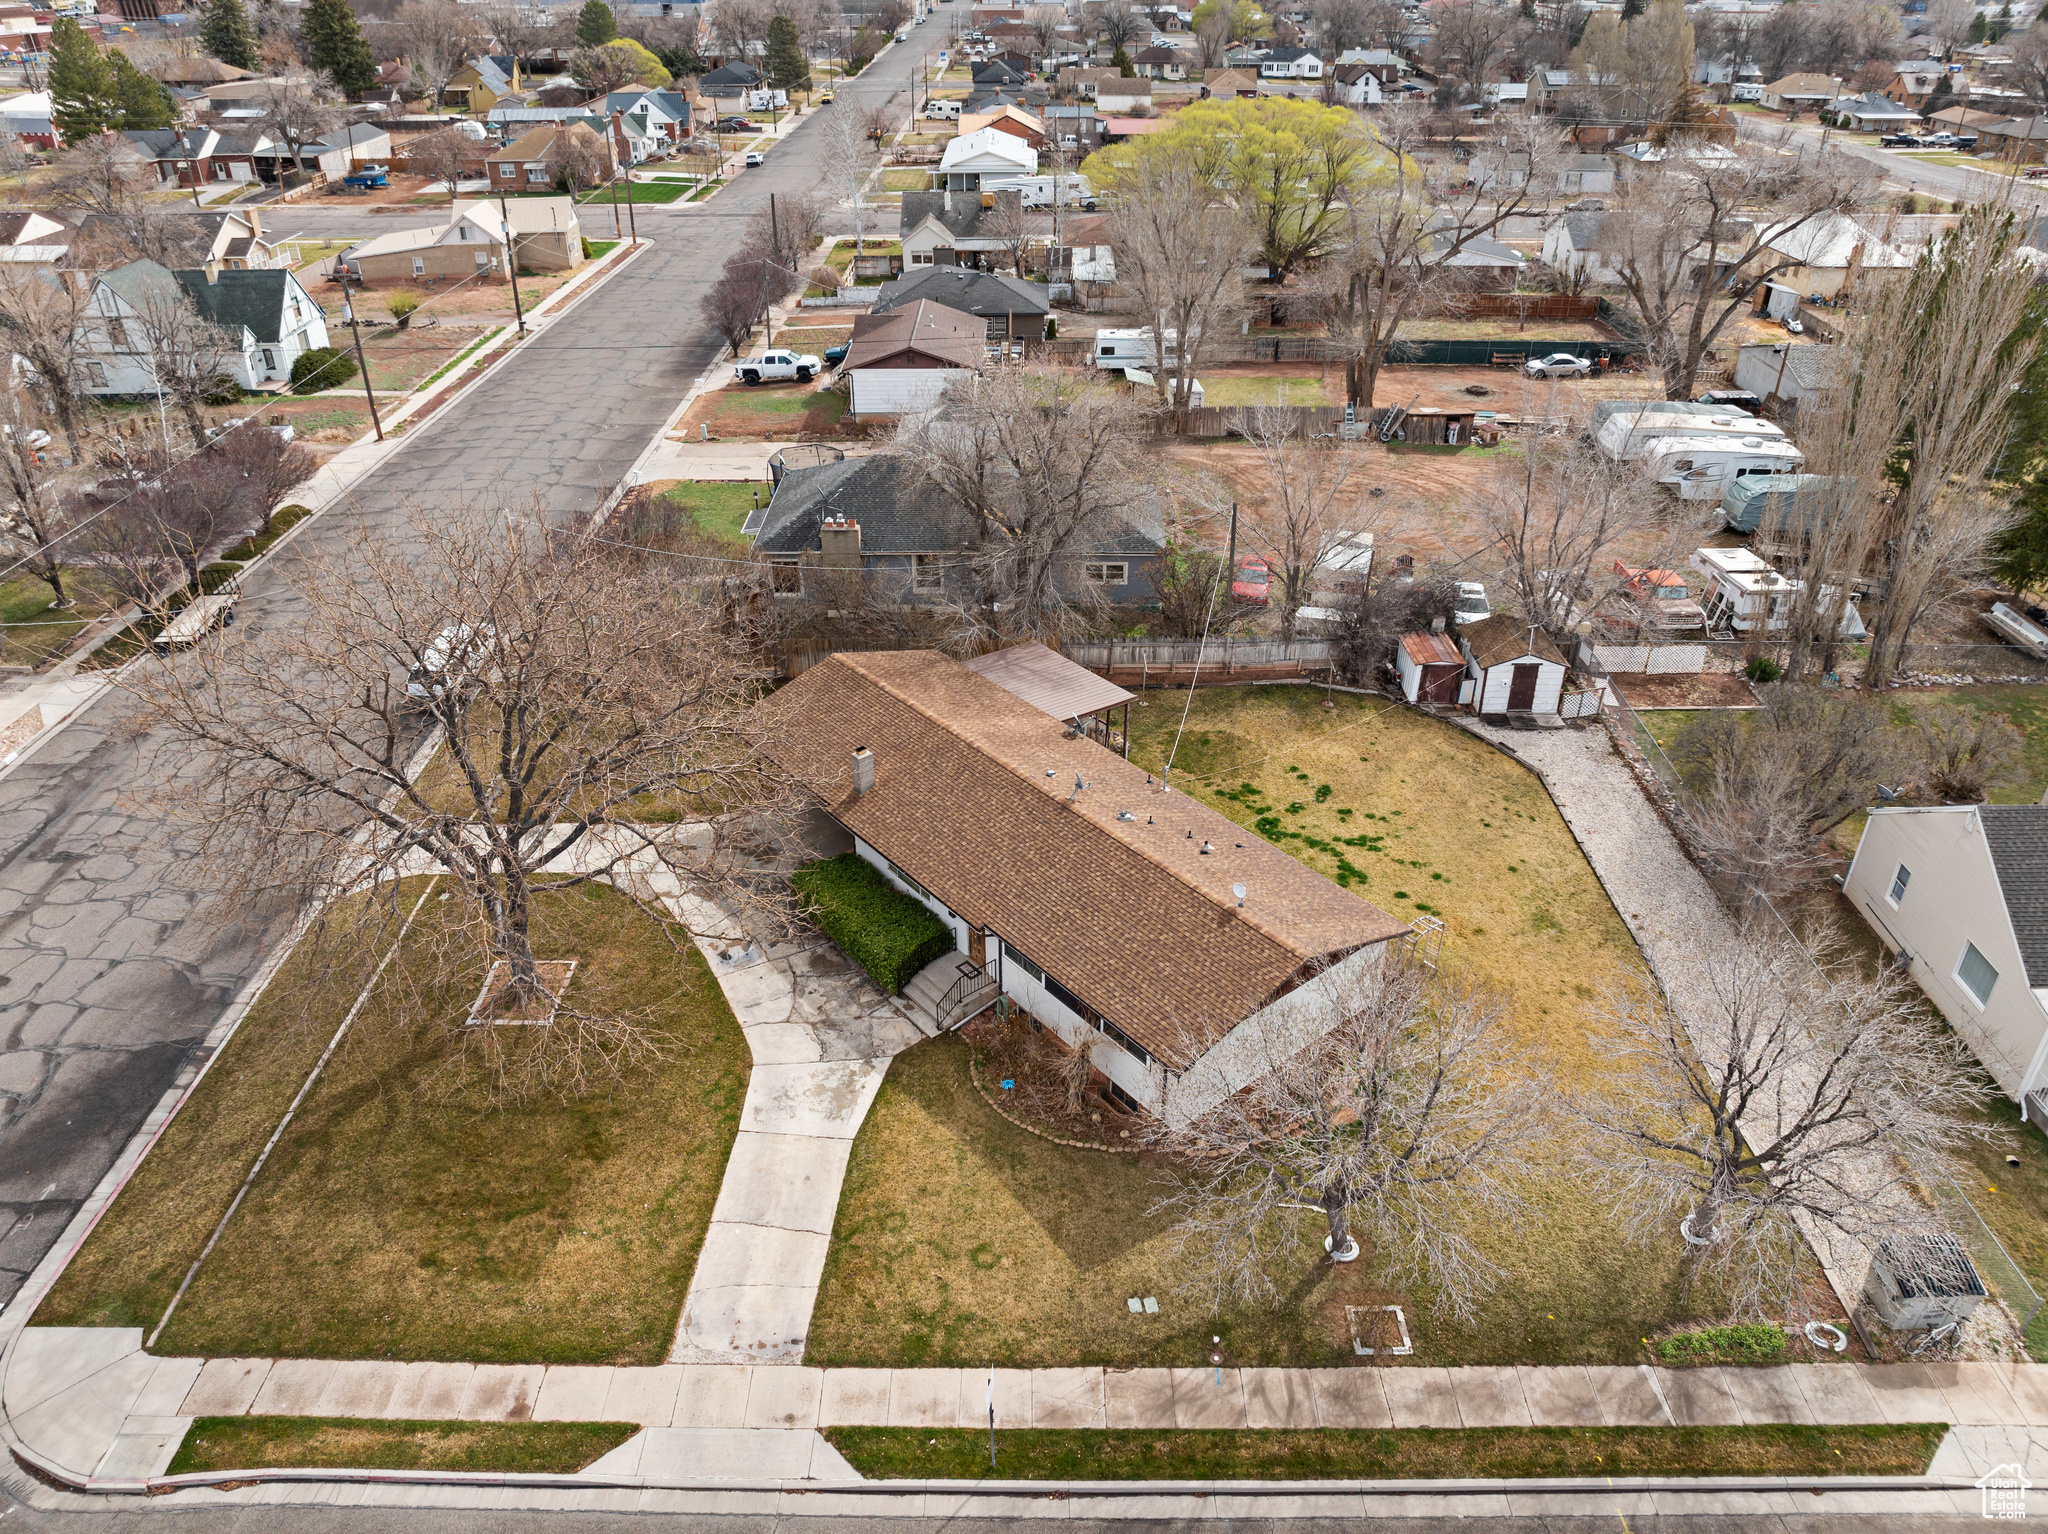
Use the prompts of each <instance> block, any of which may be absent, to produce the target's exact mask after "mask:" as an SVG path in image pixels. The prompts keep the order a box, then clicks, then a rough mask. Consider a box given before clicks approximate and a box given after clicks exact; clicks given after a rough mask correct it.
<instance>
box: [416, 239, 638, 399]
mask: <svg viewBox="0 0 2048 1534" xmlns="http://www.w3.org/2000/svg"><path fill="white" fill-rule="evenodd" d="M592 243H593V245H594V244H595V243H596V242H595V241H593V242H592ZM605 243H606V245H607V246H611V245H616V244H618V241H617V240H608V241H606V242H605ZM504 328H505V327H504V326H503V325H493V326H492V327H491V328H490V329H489V330H486V331H485V332H484V333H483V334H482V335H480V336H478V337H477V338H476V339H475V340H474V341H472V342H470V343H469V345H467V346H465V347H463V348H462V350H461V351H459V352H457V353H456V354H455V355H454V356H453V357H450V358H449V359H448V361H447V362H446V363H445V364H443V366H442V367H441V368H440V370H439V371H438V372H436V373H434V374H433V375H432V376H431V377H428V378H423V379H421V380H420V382H419V383H418V384H417V385H416V386H415V387H417V388H421V389H431V388H432V387H433V386H434V385H435V384H437V383H439V382H440V381H441V380H442V379H444V378H446V377H447V376H448V375H449V374H450V373H452V372H454V371H455V370H456V369H457V368H459V367H461V366H462V364H463V363H464V362H465V361H467V360H468V359H469V358H470V357H471V356H472V355H473V354H474V353H475V352H476V349H477V348H478V347H479V346H482V345H483V344H484V343H485V342H486V341H488V340H490V339H491V337H492V336H494V335H496V334H497V333H498V332H499V331H501V330H503V329H504Z"/></svg>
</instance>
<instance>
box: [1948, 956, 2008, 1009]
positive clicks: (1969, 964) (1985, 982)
mask: <svg viewBox="0 0 2048 1534" xmlns="http://www.w3.org/2000/svg"><path fill="white" fill-rule="evenodd" d="M1956 979H1958V980H1960V981H1962V982H1963V989H1964V990H1966V991H1968V992H1969V993H1970V995H1971V996H1973V997H1975V998H1976V1002H1977V1005H1978V1006H1980V1007H1988V1006H1990V1005H1991V992H1992V989H1993V987H1995V986H1996V985H1997V984H1998V971H1997V970H1995V969H1993V968H1992V967H1991V961H1990V960H1989V959H1987V958H1985V957H1984V955H1983V954H1981V953H1979V952H1977V945H1976V944H1975V943H1965V944H1963V956H1962V957H1961V958H1960V959H1958V960H1956Z"/></svg>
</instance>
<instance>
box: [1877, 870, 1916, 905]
mask: <svg viewBox="0 0 2048 1534" xmlns="http://www.w3.org/2000/svg"><path fill="white" fill-rule="evenodd" d="M1912 882H1913V870H1912V869H1910V868H1908V867H1907V866H1906V865H1905V864H1904V863H1901V864H1900V865H1899V871H1898V872H1897V873H1895V874H1893V875H1892V892H1891V893H1890V894H1889V895H1887V896H1885V897H1884V898H1885V899H1887V900H1889V901H1890V902H1891V903H1892V909H1893V910H1895V911H1896V910H1897V909H1898V908H1899V902H1900V901H1901V900H1904V899H1905V898H1906V886H1907V885H1908V884H1911V883H1912Z"/></svg>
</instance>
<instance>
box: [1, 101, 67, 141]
mask: <svg viewBox="0 0 2048 1534" xmlns="http://www.w3.org/2000/svg"><path fill="white" fill-rule="evenodd" d="M0 133H9V134H12V135H13V136H14V137H15V138H17V139H19V140H20V141H21V143H22V146H23V147H24V148H27V149H55V148H56V147H57V125H56V124H55V123H54V122H52V121H51V120H50V93H49V92H48V91H24V92H22V93H21V94H20V95H18V96H9V97H8V98H7V99H6V100H5V101H0Z"/></svg>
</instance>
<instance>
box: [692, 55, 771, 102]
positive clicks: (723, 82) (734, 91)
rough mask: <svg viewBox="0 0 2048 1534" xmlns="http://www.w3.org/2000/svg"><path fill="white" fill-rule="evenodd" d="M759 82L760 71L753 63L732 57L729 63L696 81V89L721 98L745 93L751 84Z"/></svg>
mask: <svg viewBox="0 0 2048 1534" xmlns="http://www.w3.org/2000/svg"><path fill="white" fill-rule="evenodd" d="M760 83H761V71H760V70H758V69H756V68H755V67H754V66H753V65H751V64H748V63H744V62H742V61H741V60H739V59H734V60H733V61H732V62H731V63H730V64H721V65H719V66H718V67H717V68H716V69H714V70H712V71H711V72H710V73H708V74H706V75H705V76H704V77H703V78H702V79H700V80H699V81H698V82H697V89H698V90H700V91H702V92H703V93H704V94H705V95H706V96H711V97H714V98H717V99H723V98H725V97H728V96H741V95H744V94H746V92H747V90H748V88H749V87H751V86H755V85H759V84H760Z"/></svg>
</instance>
